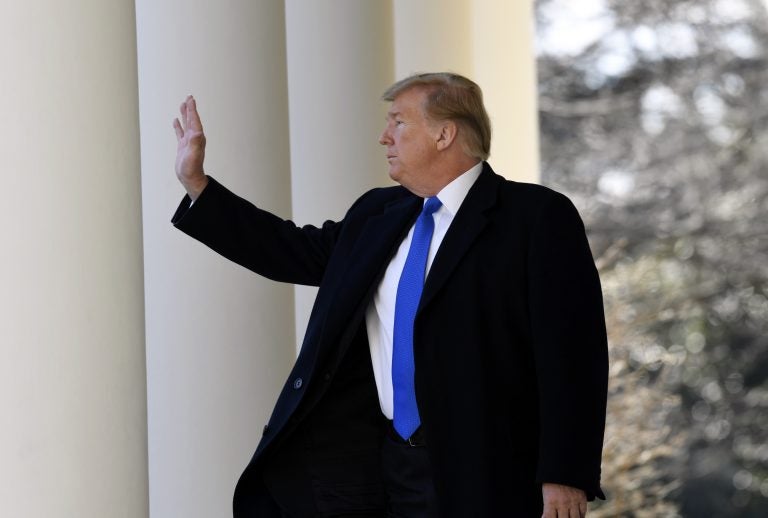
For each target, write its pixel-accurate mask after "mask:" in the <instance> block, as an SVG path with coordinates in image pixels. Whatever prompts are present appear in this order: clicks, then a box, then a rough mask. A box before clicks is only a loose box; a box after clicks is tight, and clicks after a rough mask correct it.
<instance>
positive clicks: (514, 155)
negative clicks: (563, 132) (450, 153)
mask: <svg viewBox="0 0 768 518" xmlns="http://www.w3.org/2000/svg"><path fill="white" fill-rule="evenodd" d="M472 6H473V16H472V20H473V25H472V34H473V35H474V36H473V42H474V45H473V63H474V79H475V81H476V82H477V83H478V84H479V85H480V86H481V87H482V88H483V96H484V100H485V107H486V109H487V110H488V114H489V116H490V118H491V124H492V126H493V141H492V144H491V160H490V161H491V163H492V164H493V166H494V168H495V169H496V172H498V173H499V174H503V175H504V176H506V177H507V178H509V179H511V180H518V181H523V182H537V181H538V180H539V122H538V92H537V88H536V85H537V81H536V54H535V51H534V32H533V27H534V23H533V22H534V20H533V1H532V0H523V1H521V0H514V1H510V0H474V2H473V3H472Z"/></svg>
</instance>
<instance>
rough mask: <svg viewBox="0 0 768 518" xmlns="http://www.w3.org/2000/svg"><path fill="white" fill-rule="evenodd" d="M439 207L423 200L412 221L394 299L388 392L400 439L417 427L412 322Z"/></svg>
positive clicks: (435, 200) (434, 199)
mask: <svg viewBox="0 0 768 518" xmlns="http://www.w3.org/2000/svg"><path fill="white" fill-rule="evenodd" d="M440 205H442V203H441V202H440V200H438V199H437V197H436V196H433V197H431V198H427V201H426V203H425V204H424V208H423V209H422V211H421V214H419V218H418V219H417V220H416V227H415V228H414V230H413V239H412V240H411V247H410V249H409V250H408V257H407V258H406V260H405V266H403V273H402V274H400V282H399V283H398V285H397V297H396V299H395V326H394V330H393V338H392V342H393V343H392V388H393V391H394V397H393V400H394V407H395V408H394V413H395V416H394V426H395V430H397V433H399V434H400V436H401V437H402V438H403V439H408V438H409V437H410V436H411V435H413V432H415V431H416V429H417V428H418V427H419V424H421V419H420V418H419V409H418V408H417V406H416V391H415V390H414V378H413V375H414V370H415V369H414V363H413V322H414V320H415V319H416V310H417V309H418V307H419V300H420V299H421V292H422V290H423V289H424V273H425V271H426V269H427V256H428V255H429V243H430V242H431V241H432V232H433V231H434V229H435V222H434V220H433V219H432V213H433V212H435V211H436V210H437V209H439V208H440Z"/></svg>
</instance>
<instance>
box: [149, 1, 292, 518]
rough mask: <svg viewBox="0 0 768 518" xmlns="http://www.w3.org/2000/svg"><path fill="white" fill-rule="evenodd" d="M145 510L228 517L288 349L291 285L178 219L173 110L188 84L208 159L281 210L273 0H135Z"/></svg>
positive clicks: (284, 143) (281, 52)
mask: <svg viewBox="0 0 768 518" xmlns="http://www.w3.org/2000/svg"><path fill="white" fill-rule="evenodd" d="M136 4H137V5H136V13H137V34H138V60H139V91H140V99H141V105H140V108H141V110H140V112H141V149H142V189H143V201H144V207H143V209H144V210H143V212H144V228H145V232H144V236H145V242H144V244H145V246H144V248H145V256H144V257H145V284H146V288H145V289H146V327H147V376H148V392H149V394H148V414H149V480H150V511H151V516H152V517H156V518H165V517H172V516H183V517H185V518H195V517H200V518H202V517H210V516H227V515H229V514H230V513H231V500H232V494H233V490H234V487H235V483H236V480H237V478H238V476H239V475H240V473H241V471H242V469H243V468H244V467H245V465H246V463H247V462H248V460H249V459H250V456H251V455H252V453H253V451H254V449H255V447H256V444H257V443H258V441H259V439H260V438H261V430H262V427H263V425H264V424H265V422H266V420H267V418H268V416H269V412H270V411H271V409H272V406H273V404H274V402H275V400H276V398H277V393H278V390H279V388H280V386H281V385H282V383H283V381H284V380H285V378H286V376H287V374H288V371H289V369H290V366H291V364H292V358H293V354H294V343H295V337H294V320H293V290H292V288H291V287H290V286H287V285H280V284H276V283H274V282H272V281H268V280H265V279H262V278H260V277H258V276H256V275H255V274H252V273H251V272H248V271H246V270H245V269H243V268H241V267H239V266H237V265H234V264H232V263H229V262H228V261H226V260H225V259H223V258H222V257H220V256H218V255H216V254H215V253H214V252H212V251H210V250H209V249H207V248H205V247H204V246H203V245H201V244H200V243H197V242H195V241H194V240H192V239H191V238H189V237H188V236H186V235H184V234H182V233H181V232H180V231H178V230H175V229H174V228H173V227H172V226H171V224H170V221H169V220H170V218H171V215H172V213H173V211H174V210H175V208H176V206H177V204H178V202H179V200H180V199H181V196H182V194H183V189H182V188H181V186H180V185H179V184H178V182H177V181H176V178H175V176H174V172H173V164H174V157H175V152H176V140H175V136H174V132H173V130H172V128H171V121H172V119H173V117H175V116H176V115H177V113H178V106H179V103H180V102H181V101H182V100H183V99H184V97H185V95H187V94H190V93H191V94H194V95H195V97H196V99H197V101H198V108H199V110H200V113H201V116H202V118H203V124H204V126H205V130H206V134H207V136H208V148H207V154H206V171H207V172H208V173H209V174H211V175H212V176H214V177H215V178H217V179H218V180H220V181H221V182H222V183H223V184H224V185H226V186H227V187H229V188H231V189H232V190H233V191H235V192H237V193H238V194H240V195H241V196H243V197H245V198H248V199H250V200H251V201H253V202H254V203H256V204H257V205H259V206H261V207H263V208H266V209H267V210H271V211H273V212H275V213H277V214H279V215H281V216H284V217H288V216H290V209H291V202H290V172H289V152H288V105H287V86H286V69H285V31H284V26H285V23H284V7H283V3H282V2H250V1H246V0H239V1H234V2H223V3H221V2H220V3H217V2H192V3H190V2H183V1H181V0H168V1H163V2H156V1H154V0H137V2H136Z"/></svg>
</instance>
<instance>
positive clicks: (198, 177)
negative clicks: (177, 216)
mask: <svg viewBox="0 0 768 518" xmlns="http://www.w3.org/2000/svg"><path fill="white" fill-rule="evenodd" d="M180 111H181V120H179V119H175V120H174V121H173V128H174V130H175V131H176V141H177V146H176V177H177V178H178V179H179V181H180V182H181V183H182V185H184V187H185V188H186V189H187V192H188V193H189V194H190V196H192V198H193V199H195V198H196V197H197V195H199V193H200V192H201V191H202V189H203V188H204V187H205V185H206V184H207V178H206V176H205V172H204V170H203V160H204V159H205V134H204V133H203V124H202V122H201V121H200V115H199V114H198V113H197V104H196V103H195V100H194V99H193V98H192V96H189V97H187V99H186V100H185V101H184V102H183V103H181V108H180Z"/></svg>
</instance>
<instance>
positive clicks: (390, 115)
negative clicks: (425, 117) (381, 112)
mask: <svg viewBox="0 0 768 518" xmlns="http://www.w3.org/2000/svg"><path fill="white" fill-rule="evenodd" d="M398 115H400V112H398V111H394V112H387V118H388V119H392V118H393V117H397V116H398Z"/></svg>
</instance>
